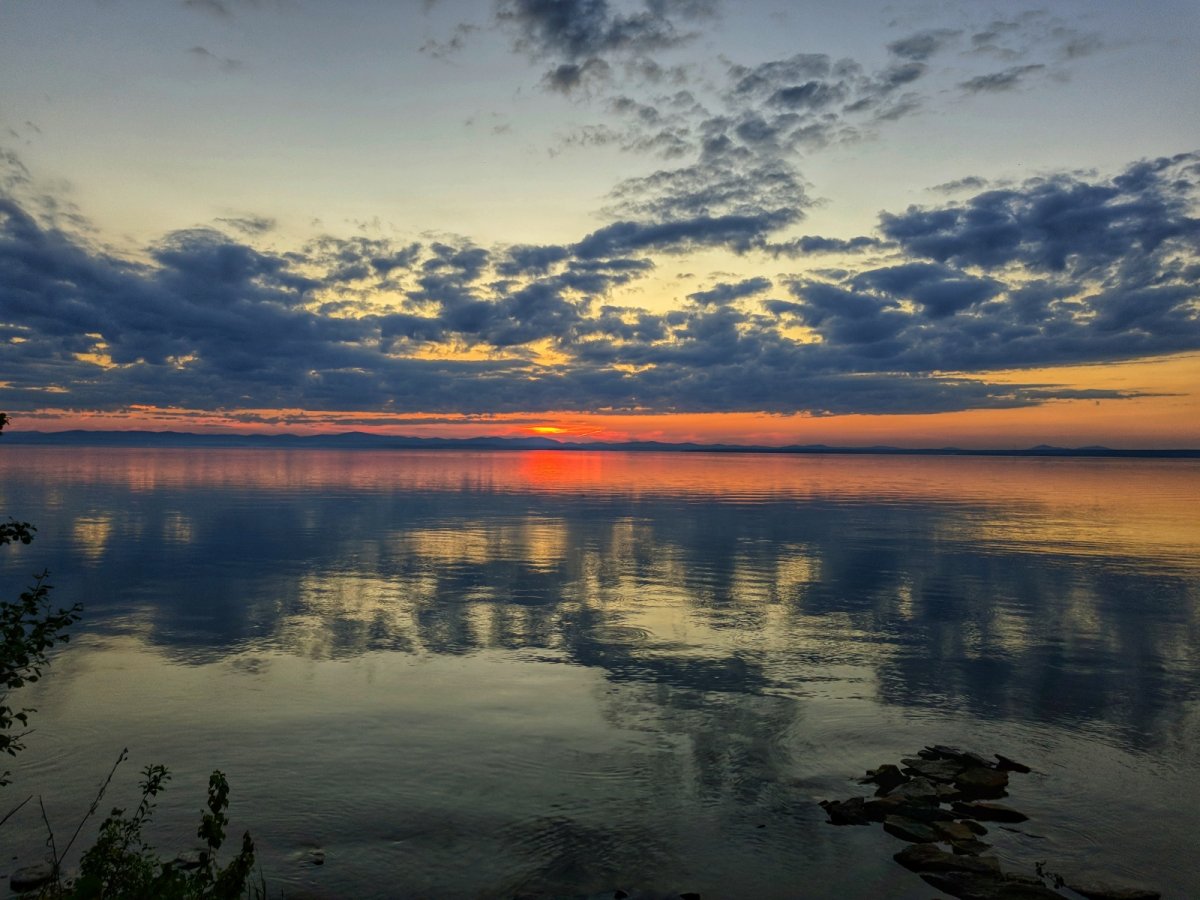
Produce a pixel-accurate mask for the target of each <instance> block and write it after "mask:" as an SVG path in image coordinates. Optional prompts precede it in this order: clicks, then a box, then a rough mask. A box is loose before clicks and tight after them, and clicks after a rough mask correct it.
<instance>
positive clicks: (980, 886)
mask: <svg viewBox="0 0 1200 900" xmlns="http://www.w3.org/2000/svg"><path fill="white" fill-rule="evenodd" d="M961 858H963V859H973V858H974V857H961ZM920 875H921V877H922V878H923V879H925V881H926V882H928V883H929V884H931V885H933V886H934V887H935V888H937V889H938V890H939V891H944V892H945V893H947V894H950V895H951V896H952V897H959V898H960V900H1062V895H1061V894H1058V893H1055V892H1054V891H1052V890H1050V889H1049V888H1048V887H1046V886H1045V885H1042V884H1029V883H1027V882H1025V881H1016V880H1013V879H1010V878H1006V877H1005V876H1003V875H1001V874H1000V873H999V872H993V873H990V874H984V873H975V872H954V871H951V872H921V873H920Z"/></svg>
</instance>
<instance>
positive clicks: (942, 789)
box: [934, 784, 962, 803]
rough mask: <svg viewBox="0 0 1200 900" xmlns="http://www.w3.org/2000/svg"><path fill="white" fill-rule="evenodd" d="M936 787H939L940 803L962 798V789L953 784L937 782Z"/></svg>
mask: <svg viewBox="0 0 1200 900" xmlns="http://www.w3.org/2000/svg"><path fill="white" fill-rule="evenodd" d="M934 787H935V788H936V789H937V795H938V803H950V802H952V801H954V800H959V799H961V798H962V791H960V790H959V789H958V788H956V787H955V786H954V785H952V784H935V785H934Z"/></svg>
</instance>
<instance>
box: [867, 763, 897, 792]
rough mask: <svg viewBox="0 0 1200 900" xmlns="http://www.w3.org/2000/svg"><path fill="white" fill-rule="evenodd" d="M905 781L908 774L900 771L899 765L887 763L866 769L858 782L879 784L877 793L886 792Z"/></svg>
mask: <svg viewBox="0 0 1200 900" xmlns="http://www.w3.org/2000/svg"><path fill="white" fill-rule="evenodd" d="M906 781H908V776H907V775H905V774H904V773H903V772H901V771H900V769H899V767H897V766H893V765H891V764H890V763H888V764H886V765H882V766H880V767H879V768H878V769H867V774H866V776H865V777H863V778H860V779H859V780H858V783H859V784H877V785H879V793H881V794H886V793H887V792H888V791H890V790H891V789H892V788H894V787H897V786H898V785H901V784H904V782H906Z"/></svg>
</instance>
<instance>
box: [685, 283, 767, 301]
mask: <svg viewBox="0 0 1200 900" xmlns="http://www.w3.org/2000/svg"><path fill="white" fill-rule="evenodd" d="M770 289H771V280H770V279H769V278H763V277H761V276H759V277H757V278H747V279H745V280H743V281H738V282H734V283H732V284H731V283H729V282H724V281H721V282H718V283H717V284H715V285H713V286H712V287H711V288H709V289H708V290H706V291H696V292H695V293H693V294H688V299H689V300H691V301H692V302H693V303H698V304H699V305H701V306H716V305H721V304H725V303H732V302H733V301H734V300H741V299H743V298H745V297H753V296H754V295H755V294H761V293H762V292H763V291H769V290H770Z"/></svg>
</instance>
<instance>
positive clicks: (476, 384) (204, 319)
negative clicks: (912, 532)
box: [0, 154, 1200, 415]
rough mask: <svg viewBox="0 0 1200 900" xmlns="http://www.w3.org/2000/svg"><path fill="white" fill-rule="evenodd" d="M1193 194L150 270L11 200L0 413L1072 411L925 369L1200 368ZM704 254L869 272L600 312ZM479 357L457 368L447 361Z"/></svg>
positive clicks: (217, 238) (309, 250)
mask: <svg viewBox="0 0 1200 900" xmlns="http://www.w3.org/2000/svg"><path fill="white" fill-rule="evenodd" d="M718 158H721V157H720V154H718ZM10 168H12V167H10ZM16 171H18V172H19V168H18V169H16ZM694 174H695V177H696V178H697V179H698V178H699V176H700V171H699V170H698V171H697V172H696V173H694ZM1198 180H1200V156H1197V155H1195V154H1186V155H1181V156H1178V157H1173V158H1170V159H1157V160H1148V161H1144V162H1141V163H1137V164H1135V165H1133V166H1130V167H1129V168H1127V169H1126V170H1125V171H1124V172H1122V173H1121V174H1119V175H1117V176H1116V177H1113V178H1109V179H1101V178H1096V177H1085V176H1081V175H1071V174H1062V175H1051V176H1045V177H1042V178H1037V179H1031V180H1029V181H1027V182H1025V183H1024V184H1021V185H1019V186H1014V187H1010V188H1006V189H1003V190H990V191H984V192H981V193H978V194H976V195H974V196H971V197H969V198H967V199H965V200H964V201H962V202H961V203H947V204H943V205H940V206H932V207H911V208H909V209H908V210H905V211H903V212H901V213H885V214H883V215H882V216H881V218H880V237H878V238H876V237H873V236H860V237H857V238H851V239H830V238H820V237H810V238H796V239H793V240H792V241H790V242H788V241H785V242H781V243H779V244H772V243H771V241H770V236H771V235H772V234H773V233H774V232H775V231H777V230H779V229H780V228H782V227H784V226H786V225H788V224H791V223H792V222H794V221H795V219H796V217H797V215H798V213H797V211H796V206H795V205H793V206H791V207H783V208H779V209H768V210H766V211H764V210H763V209H761V208H760V209H758V211H757V212H755V208H756V207H755V203H756V201H757V199H760V197H761V195H760V194H759V193H755V191H753V190H749V189H739V190H737V191H732V192H731V193H729V194H727V195H726V196H724V198H723V199H721V200H720V201H719V202H717V201H715V200H714V201H712V202H713V204H714V207H713V208H711V209H709V210H708V212H707V213H704V209H705V206H704V203H703V201H702V198H701V196H700V194H699V193H696V194H695V195H694V196H693V195H692V192H691V191H690V189H689V190H682V191H679V190H676V191H675V192H674V193H673V194H671V195H670V196H669V197H667V198H666V199H664V197H663V196H661V194H660V193H657V194H656V193H655V191H653V190H648V191H647V193H648V195H649V196H648V199H645V200H644V201H643V203H644V204H645V205H644V207H643V213H644V215H643V217H642V218H640V219H627V220H620V221H616V222H613V223H610V224H608V225H605V226H603V227H601V228H599V229H597V230H596V231H594V232H592V233H591V234H589V235H586V236H585V237H584V238H582V239H581V240H579V241H578V242H576V243H574V244H562V245H543V246H520V245H519V246H513V247H507V248H503V247H499V248H488V247H480V246H477V245H474V244H472V243H471V242H470V241H468V240H465V239H453V240H450V239H444V240H440V241H434V242H431V243H428V244H418V243H409V244H405V243H393V242H391V241H388V240H386V239H380V238H368V237H363V236H359V237H353V238H348V239H339V238H332V237H328V238H322V239H320V240H317V241H314V242H312V243H310V244H309V245H307V246H305V247H302V248H300V249H298V250H296V251H293V252H289V253H271V252H265V251H263V250H260V249H257V248H255V247H253V246H251V245H250V244H248V243H245V242H243V241H241V240H237V239H234V238H232V237H230V236H228V235H224V234H222V233H220V232H218V231H215V230H212V229H190V230H185V231H179V232H174V233H172V234H169V235H167V236H166V237H164V238H163V239H162V240H160V241H159V242H157V243H155V244H154V245H152V246H151V247H150V248H148V250H147V254H146V261H145V262H132V261H130V260H127V259H124V258H121V257H117V256H114V255H112V254H111V253H109V252H107V251H105V250H103V249H102V248H98V247H95V246H93V245H91V244H90V243H89V242H88V241H87V240H86V239H85V238H83V237H80V236H79V235H78V234H77V233H74V232H72V231H70V230H67V228H66V227H65V226H59V225H56V224H54V220H53V219H52V217H51V218H47V217H46V214H45V213H44V211H41V210H42V209H43V208H42V207H36V208H37V209H38V210H39V211H38V212H37V213H36V214H35V213H33V212H31V211H30V210H31V209H34V208H35V206H30V205H27V204H26V203H23V202H20V201H18V200H17V199H16V198H15V197H13V196H6V197H5V198H4V199H3V200H0V371H3V372H4V373H5V376H4V379H3V380H4V381H5V382H6V386H4V387H0V403H3V404H4V405H5V407H7V408H9V409H14V410H36V409H39V408H44V407H70V408H74V409H119V408H123V407H127V406H129V405H131V404H147V405H152V406H163V407H175V408H183V409H198V408H210V409H211V408H214V407H220V408H226V409H230V410H239V409H241V410H245V409H269V408H288V409H297V408H299V409H322V410H341V411H368V410H377V411H382V412H387V413H392V414H402V413H405V412H418V411H419V412H435V413H447V414H449V413H456V414H458V413H464V414H482V413H489V412H515V411H539V410H598V409H613V410H653V411H659V412H667V411H693V412H700V411H732V410H762V411H770V412H780V413H788V412H796V411H806V412H809V413H811V414H816V415H825V414H836V413H847V412H858V413H887V412H902V413H917V412H937V411H947V410H955V409H972V408H998V407H1014V406H1030V405H1036V404H1039V403H1044V402H1047V401H1048V400H1051V399H1055V398H1060V399H1081V398H1083V397H1084V396H1085V395H1084V394H1081V393H1080V392H1078V391H1077V390H1073V389H1066V388H1059V387H1057V386H1054V385H1045V384H1029V385H1012V384H989V383H987V382H986V381H985V380H983V379H980V378H967V377H962V376H959V377H947V376H946V375H944V374H943V373H946V372H959V373H970V372H986V371H989V370H996V369H1013V368H1022V367H1035V366H1036V367H1043V366H1052V365H1063V364H1072V363H1097V362H1104V361H1109V360H1119V359H1128V358H1135V357H1143V356H1152V355H1156V354H1163V353H1170V352H1178V351H1185V350H1193V351H1194V350H1197V349H1200V289H1198V288H1197V275H1198V274H1200V261H1198V260H1197V256H1196V247H1197V245H1198V244H1200V222H1198V220H1197V219H1196V218H1195V217H1194V215H1193V213H1194V212H1195V208H1196V202H1197V199H1198V196H1197V193H1198V191H1197V181H1198ZM665 183H666V184H667V186H668V187H674V186H676V185H677V184H678V182H677V181H676V180H675V179H674V177H673V176H672V177H667V178H666V179H665ZM13 184H14V185H15V186H16V187H17V188H19V189H20V190H27V189H28V188H29V184H28V182H27V181H21V180H20V179H19V178H17V179H16V180H15V181H13ZM695 186H696V187H697V189H698V183H697V184H696V185H695ZM791 189H794V188H789V190H791ZM9 193H10V194H11V193H12V192H11V191H10V192H9ZM17 193H20V191H18V192H17ZM630 202H631V203H632V202H633V201H632V200H631V201H630ZM45 208H51V207H45ZM700 246H722V247H727V248H733V249H735V250H742V251H743V252H746V253H750V254H754V253H761V254H763V255H764V257H765V256H766V255H767V254H774V255H776V256H786V255H788V254H787V253H785V252H783V251H781V250H780V249H779V248H780V247H784V248H787V250H788V251H789V252H826V251H831V250H832V251H839V252H850V251H853V250H865V249H871V250H876V251H879V254H886V255H885V256H879V255H876V254H873V255H872V256H871V257H868V258H867V259H866V260H865V262H864V264H862V265H860V266H858V267H857V268H856V269H849V270H828V271H826V272H824V274H823V275H820V276H819V277H818V276H815V275H810V276H806V277H791V278H788V277H786V276H785V277H781V278H780V279H779V281H778V282H777V283H782V284H783V285H784V286H785V287H786V289H787V291H788V294H789V295H790V296H789V297H788V298H787V299H781V298H778V297H772V298H765V299H762V300H758V301H756V302H753V303H747V302H735V301H746V300H749V299H750V298H755V297H758V296H759V295H761V294H762V293H763V292H765V291H766V290H768V289H769V288H770V287H771V284H772V282H771V281H769V280H768V279H767V278H765V277H762V276H759V277H753V278H747V279H744V280H742V281H738V282H732V281H731V282H718V283H715V284H712V285H711V286H709V287H707V288H705V289H702V290H697V291H693V292H692V293H691V294H690V295H689V296H688V297H687V298H686V299H690V300H691V301H692V302H691V303H687V304H683V305H680V306H678V307H677V308H675V309H672V310H670V311H668V312H664V313H655V312H650V311H647V310H644V309H637V308H632V307H622V306H619V305H616V304H615V303H614V302H613V300H612V298H611V296H610V295H612V294H613V292H614V291H615V290H616V289H617V288H618V287H620V286H622V285H626V284H629V283H630V282H631V281H633V280H635V279H637V278H640V277H643V276H644V275H645V274H646V273H647V272H649V271H650V270H652V268H653V265H654V261H653V257H654V255H657V254H661V253H664V252H673V251H677V250H681V249H684V248H687V247H700ZM751 258H753V257H751ZM676 299H677V300H682V299H685V298H682V297H680V298H676ZM797 328H800V329H804V330H805V331H806V332H807V336H806V337H805V338H804V339H803V340H796V339H795V329H797ZM471 348H475V349H476V351H477V352H476V353H475V354H474V355H473V356H471V358H453V357H455V356H459V357H461V351H462V350H464V349H471ZM547 350H550V351H552V352H553V354H554V356H553V359H554V360H555V361H554V362H553V363H548V362H545V361H544V356H543V354H544V353H545V352H546V351H547ZM447 354H449V356H448V355H447ZM1123 396H1130V395H1129V394H1122V393H1120V392H1111V391H1110V392H1089V393H1087V394H1086V397H1087V398H1094V399H1106V398H1114V399H1115V398H1120V397H1123Z"/></svg>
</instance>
